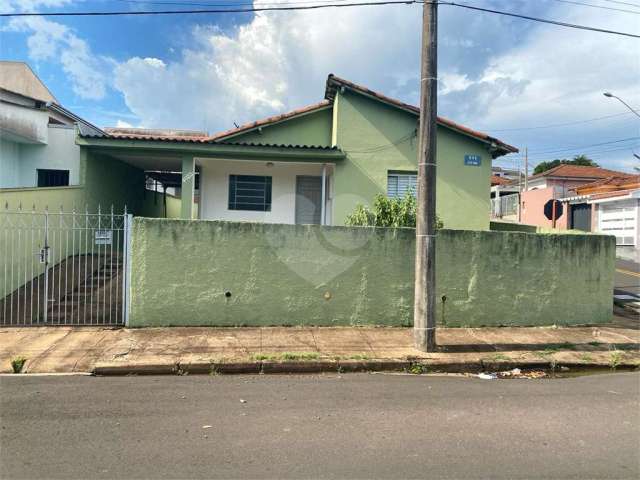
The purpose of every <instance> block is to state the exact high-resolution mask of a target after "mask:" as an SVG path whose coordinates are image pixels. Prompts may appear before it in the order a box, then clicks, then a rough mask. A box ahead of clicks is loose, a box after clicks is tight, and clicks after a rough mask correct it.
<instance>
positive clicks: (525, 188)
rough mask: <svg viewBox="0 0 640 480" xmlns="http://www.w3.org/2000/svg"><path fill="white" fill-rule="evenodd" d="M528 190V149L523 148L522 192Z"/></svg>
mask: <svg viewBox="0 0 640 480" xmlns="http://www.w3.org/2000/svg"><path fill="white" fill-rule="evenodd" d="M527 190H529V149H528V148H527V147H524V191H525V192H526V191H527Z"/></svg>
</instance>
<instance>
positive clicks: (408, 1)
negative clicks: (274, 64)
mask: <svg viewBox="0 0 640 480" xmlns="http://www.w3.org/2000/svg"><path fill="white" fill-rule="evenodd" d="M334 1H335V0H334ZM417 3H425V2H423V1H420V0H404V1H403V0H383V1H376V2H352V3H327V4H322V5H302V6H294V5H291V6H281V7H278V6H276V7H252V8H225V9H201V10H128V11H122V10H113V11H106V12H13V13H0V17H39V16H41V17H116V16H125V15H197V14H211V13H257V12H273V11H293V10H318V9H323V8H344V7H368V6H375V5H412V4H417ZM429 3H430V2H429ZM639 38H640V37H639Z"/></svg>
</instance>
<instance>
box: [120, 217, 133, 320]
mask: <svg viewBox="0 0 640 480" xmlns="http://www.w3.org/2000/svg"><path fill="white" fill-rule="evenodd" d="M132 225H133V215H131V214H128V213H126V208H125V215H124V235H123V238H124V259H123V261H124V275H123V280H122V288H123V297H124V302H123V308H124V325H125V327H128V326H129V313H130V311H131V227H132Z"/></svg>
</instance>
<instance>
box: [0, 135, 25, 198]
mask: <svg viewBox="0 0 640 480" xmlns="http://www.w3.org/2000/svg"><path fill="white" fill-rule="evenodd" d="M19 161H20V144H19V143H16V142H12V141H9V140H7V139H6V138H3V137H2V135H0V188H8V187H15V186H18V185H19V184H20V181H19V179H20V171H19Z"/></svg>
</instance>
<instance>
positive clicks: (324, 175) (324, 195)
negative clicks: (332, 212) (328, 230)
mask: <svg viewBox="0 0 640 480" xmlns="http://www.w3.org/2000/svg"><path fill="white" fill-rule="evenodd" d="M326 203H327V164H326V163H325V164H323V165H322V201H321V204H322V205H321V207H320V225H326V224H327V221H326V211H327V205H326Z"/></svg>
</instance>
